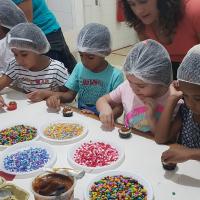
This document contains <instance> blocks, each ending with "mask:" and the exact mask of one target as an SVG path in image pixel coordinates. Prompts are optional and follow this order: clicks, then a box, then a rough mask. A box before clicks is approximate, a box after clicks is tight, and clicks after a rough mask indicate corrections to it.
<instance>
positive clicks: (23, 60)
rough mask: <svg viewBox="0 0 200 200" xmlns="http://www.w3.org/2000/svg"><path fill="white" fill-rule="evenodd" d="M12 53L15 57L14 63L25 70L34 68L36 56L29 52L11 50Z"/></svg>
mask: <svg viewBox="0 0 200 200" xmlns="http://www.w3.org/2000/svg"><path fill="white" fill-rule="evenodd" d="M12 52H13V54H14V56H15V59H16V62H17V63H18V64H19V65H20V66H22V67H24V68H25V69H29V70H31V69H33V68H35V66H36V63H37V62H36V61H37V56H38V54H36V53H34V52H31V51H22V50H18V49H15V48H13V49H12Z"/></svg>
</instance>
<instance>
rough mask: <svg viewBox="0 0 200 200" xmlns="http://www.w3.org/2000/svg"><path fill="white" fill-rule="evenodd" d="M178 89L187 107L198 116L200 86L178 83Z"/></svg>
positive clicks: (199, 110)
mask: <svg viewBox="0 0 200 200" xmlns="http://www.w3.org/2000/svg"><path fill="white" fill-rule="evenodd" d="M179 89H180V90H181V91H182V92H183V97H184V101H185V103H186V105H187V107H188V108H189V109H190V110H191V111H192V112H193V113H195V114H197V115H200V85H196V84H192V83H187V82H184V81H179Z"/></svg>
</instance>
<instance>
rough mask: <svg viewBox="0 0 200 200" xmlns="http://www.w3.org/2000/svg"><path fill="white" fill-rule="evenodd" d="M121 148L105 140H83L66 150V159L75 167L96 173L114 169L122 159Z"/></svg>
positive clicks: (122, 151)
mask: <svg viewBox="0 0 200 200" xmlns="http://www.w3.org/2000/svg"><path fill="white" fill-rule="evenodd" d="M124 157H125V156H124V150H123V148H122V147H121V146H120V145H118V144H115V143H112V142H110V141H109V142H108V141H106V140H102V139H101V140H85V141H83V142H79V143H77V144H75V145H74V146H73V147H72V148H71V149H70V150H69V151H68V155H67V158H68V161H69V164H70V165H72V166H73V167H74V168H76V169H80V170H85V171H86V172H88V173H97V172H102V171H105V170H110V169H115V168H117V167H118V166H119V165H120V164H121V163H122V162H123V161H124Z"/></svg>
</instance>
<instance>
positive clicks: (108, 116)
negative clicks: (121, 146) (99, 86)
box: [96, 94, 118, 129]
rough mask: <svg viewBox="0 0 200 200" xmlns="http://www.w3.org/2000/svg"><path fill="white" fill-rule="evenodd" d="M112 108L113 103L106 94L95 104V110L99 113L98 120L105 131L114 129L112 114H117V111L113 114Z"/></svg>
mask: <svg viewBox="0 0 200 200" xmlns="http://www.w3.org/2000/svg"><path fill="white" fill-rule="evenodd" d="M114 106H115V105H114V102H113V101H112V99H111V98H110V96H109V95H108V94H107V95H104V96H102V97H100V98H99V99H98V100H97V102H96V107H97V110H98V111H99V112H100V114H99V119H100V121H101V122H102V124H103V126H104V127H105V128H106V129H113V128H114V118H115V117H114V114H116V115H117V114H118V111H117V109H116V110H115V113H114V112H113V110H112V107H114Z"/></svg>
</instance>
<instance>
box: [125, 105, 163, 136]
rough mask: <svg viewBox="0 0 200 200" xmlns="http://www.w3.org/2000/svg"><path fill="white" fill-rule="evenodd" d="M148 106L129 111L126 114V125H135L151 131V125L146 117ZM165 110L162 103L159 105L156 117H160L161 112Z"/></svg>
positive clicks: (137, 127)
mask: <svg viewBox="0 0 200 200" xmlns="http://www.w3.org/2000/svg"><path fill="white" fill-rule="evenodd" d="M146 111H147V107H146V106H140V107H137V108H134V109H133V110H132V111H131V112H128V113H127V114H126V116H125V125H126V126H128V127H133V128H135V129H138V130H140V131H143V132H148V131H150V126H149V122H148V119H147V117H146ZM162 111H163V106H162V105H157V107H156V111H155V112H156V113H155V117H156V119H159V117H160V115H161V112H162Z"/></svg>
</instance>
